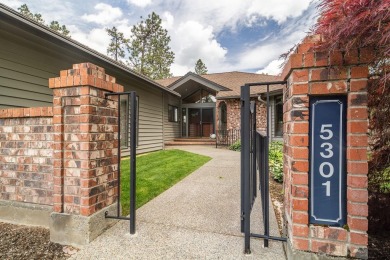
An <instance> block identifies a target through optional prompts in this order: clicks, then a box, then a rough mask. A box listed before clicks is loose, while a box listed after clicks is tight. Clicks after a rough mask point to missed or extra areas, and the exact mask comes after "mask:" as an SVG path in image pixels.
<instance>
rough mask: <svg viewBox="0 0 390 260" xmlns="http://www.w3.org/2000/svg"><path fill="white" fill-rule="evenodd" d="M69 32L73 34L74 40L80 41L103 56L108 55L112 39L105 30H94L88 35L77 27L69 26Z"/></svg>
mask: <svg viewBox="0 0 390 260" xmlns="http://www.w3.org/2000/svg"><path fill="white" fill-rule="evenodd" d="M69 30H70V31H71V32H72V38H73V39H75V40H76V41H79V42H81V43H82V44H84V45H86V46H88V47H90V48H92V49H94V50H96V51H98V52H100V53H102V54H107V46H108V44H109V43H110V37H109V36H108V34H107V32H106V30H105V29H104V28H94V29H92V30H90V31H89V32H87V33H85V32H83V31H81V30H80V29H79V28H77V27H76V26H69Z"/></svg>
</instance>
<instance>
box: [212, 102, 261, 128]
mask: <svg viewBox="0 0 390 260" xmlns="http://www.w3.org/2000/svg"><path fill="white" fill-rule="evenodd" d="M251 100H254V101H256V103H257V104H256V107H257V126H258V128H259V129H261V130H263V131H264V130H265V129H266V127H267V124H266V122H267V108H266V106H265V105H264V104H263V103H260V102H259V101H258V100H257V99H255V98H252V99H251ZM221 102H225V103H226V110H227V129H240V128H241V121H240V120H241V103H240V99H239V98H238V99H225V100H217V104H216V107H217V110H218V111H217V122H218V120H219V107H220V103H221ZM217 125H218V124H217Z"/></svg>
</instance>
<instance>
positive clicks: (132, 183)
mask: <svg viewBox="0 0 390 260" xmlns="http://www.w3.org/2000/svg"><path fill="white" fill-rule="evenodd" d="M130 102H131V113H130V115H131V117H130V124H131V125H130V133H131V134H130V234H132V235H133V234H135V220H136V216H135V207H136V205H135V200H136V137H137V134H136V123H137V104H136V102H137V97H136V94H135V92H134V91H132V92H131V93H130Z"/></svg>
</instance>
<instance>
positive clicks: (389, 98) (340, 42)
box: [315, 0, 390, 232]
mask: <svg viewBox="0 0 390 260" xmlns="http://www.w3.org/2000/svg"><path fill="white" fill-rule="evenodd" d="M319 8H320V10H321V17H320V19H319V21H318V23H317V25H316V27H315V32H316V33H318V34H322V35H323V43H322V44H321V45H320V46H319V47H320V48H322V49H327V50H329V51H332V50H335V49H341V50H344V51H345V52H346V53H348V52H350V51H351V50H352V49H356V48H362V47H363V48H367V49H372V50H375V52H376V53H375V55H374V57H372V59H373V60H372V63H371V64H370V65H371V68H370V72H371V74H373V77H372V78H373V80H371V81H370V84H369V85H368V108H369V122H370V130H371V132H370V134H371V136H370V145H371V151H372V154H371V158H370V162H369V191H370V197H369V218H370V221H369V225H370V226H369V230H371V232H372V231H373V230H374V229H376V230H381V229H383V228H386V227H387V228H388V227H389V224H390V214H389V213H388V212H389V211H388V210H386V209H388V206H389V205H390V196H389V195H390V193H389V188H390V187H389V186H390V184H389V167H390V131H389V129H390V113H389V112H390V72H389V68H390V59H389V57H390V12H389V10H390V1H388V0H387V1H381V0H360V1H356V0H322V1H321V3H320V5H319Z"/></svg>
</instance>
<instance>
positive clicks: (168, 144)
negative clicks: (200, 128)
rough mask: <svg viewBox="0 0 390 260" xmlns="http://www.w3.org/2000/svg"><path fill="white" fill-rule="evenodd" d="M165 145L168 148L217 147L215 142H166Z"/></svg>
mask: <svg viewBox="0 0 390 260" xmlns="http://www.w3.org/2000/svg"><path fill="white" fill-rule="evenodd" d="M165 145H167V146H171V145H215V141H213V142H200V141H196V142H190V141H180V142H179V141H172V142H165Z"/></svg>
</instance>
